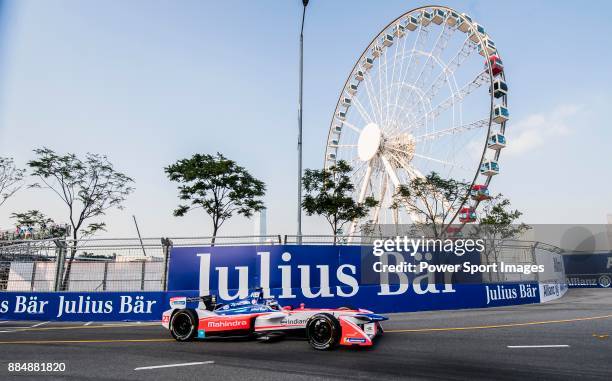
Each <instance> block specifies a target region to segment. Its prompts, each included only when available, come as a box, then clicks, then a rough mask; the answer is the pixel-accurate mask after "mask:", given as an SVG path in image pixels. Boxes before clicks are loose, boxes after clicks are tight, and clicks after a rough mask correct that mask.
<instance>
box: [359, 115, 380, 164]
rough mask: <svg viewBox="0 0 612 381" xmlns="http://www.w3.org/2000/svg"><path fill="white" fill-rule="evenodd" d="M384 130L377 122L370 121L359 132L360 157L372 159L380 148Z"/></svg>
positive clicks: (364, 159) (366, 159)
mask: <svg viewBox="0 0 612 381" xmlns="http://www.w3.org/2000/svg"><path fill="white" fill-rule="evenodd" d="M381 142H382V132H381V131H380V127H378V124H376V123H368V124H367V125H366V126H365V127H364V128H363V130H361V133H360V134H359V141H358V143H357V153H358V155H359V159H360V160H362V161H368V160H370V159H372V158H373V157H374V156H375V155H376V153H377V152H378V150H379V149H380V143H381Z"/></svg>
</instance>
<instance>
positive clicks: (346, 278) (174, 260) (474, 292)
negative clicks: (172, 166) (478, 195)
mask: <svg viewBox="0 0 612 381" xmlns="http://www.w3.org/2000/svg"><path fill="white" fill-rule="evenodd" d="M372 258H373V255H372V250H371V247H359V246H329V245H326V246H323V245H321V246H292V245H272V246H236V247H175V248H173V249H172V252H171V256H170V264H169V276H168V279H169V283H168V290H169V291H174V292H176V291H177V290H198V292H199V293H200V295H207V294H216V295H217V296H218V298H219V299H220V300H222V301H230V300H234V299H237V298H242V297H246V296H247V295H248V290H249V289H252V288H255V287H262V288H263V289H264V293H265V294H266V296H274V297H276V298H278V299H279V302H280V303H281V304H283V305H294V306H297V305H299V304H300V303H304V304H306V306H313V307H323V308H325V307H342V306H347V307H361V308H368V309H372V310H375V311H377V312H403V311H423V310H438V309H460V308H478V307H489V306H502V305H509V304H522V303H538V302H539V301H540V300H539V291H538V285H537V284H536V283H524V284H518V283H512V284H503V285H484V284H482V280H481V278H480V275H479V274H476V275H472V276H469V275H465V274H460V273H455V274H441V273H430V272H427V271H424V272H416V273H377V272H375V271H374V269H373V266H372V261H373V260H372ZM386 260H388V261H389V262H394V263H401V262H406V263H413V264H416V263H418V262H420V261H423V260H427V262H429V263H439V262H446V263H463V262H466V261H469V262H471V263H473V264H479V263H480V254H479V253H477V252H476V253H471V254H465V255H463V256H461V257H457V256H455V255H451V256H446V255H435V254H434V255H433V256H431V255H430V256H428V257H426V258H425V257H423V258H420V256H418V255H417V256H410V255H407V254H403V255H402V254H400V253H393V255H391V256H390V257H389V258H387V259H386Z"/></svg>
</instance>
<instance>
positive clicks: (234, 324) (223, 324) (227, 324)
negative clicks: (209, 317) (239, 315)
mask: <svg viewBox="0 0 612 381" xmlns="http://www.w3.org/2000/svg"><path fill="white" fill-rule="evenodd" d="M248 325H249V323H248V322H247V321H246V320H232V321H209V322H207V323H206V326H207V327H208V328H225V327H242V326H248Z"/></svg>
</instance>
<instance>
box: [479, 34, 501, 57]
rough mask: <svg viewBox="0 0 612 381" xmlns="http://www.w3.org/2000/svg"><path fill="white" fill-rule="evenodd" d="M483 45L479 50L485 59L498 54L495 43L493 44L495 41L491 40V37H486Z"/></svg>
mask: <svg viewBox="0 0 612 381" xmlns="http://www.w3.org/2000/svg"><path fill="white" fill-rule="evenodd" d="M482 45H483V46H481V47H480V48H479V51H478V53H479V54H480V55H481V56H483V57H489V56H491V55H493V54H495V52H497V48H496V47H495V42H493V40H491V39H490V38H489V37H485V39H484V40H483V41H482Z"/></svg>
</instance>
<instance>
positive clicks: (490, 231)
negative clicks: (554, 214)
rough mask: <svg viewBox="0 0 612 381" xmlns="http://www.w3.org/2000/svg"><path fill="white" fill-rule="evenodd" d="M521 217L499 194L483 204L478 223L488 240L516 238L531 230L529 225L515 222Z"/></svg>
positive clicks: (508, 201)
mask: <svg viewBox="0 0 612 381" xmlns="http://www.w3.org/2000/svg"><path fill="white" fill-rule="evenodd" d="M522 215H523V213H522V212H519V211H518V210H516V209H515V210H512V209H511V205H510V200H508V199H507V198H504V196H503V195H502V194H501V193H500V194H498V195H497V196H495V197H494V198H492V199H490V200H488V201H486V202H485V203H484V208H483V209H482V212H481V214H480V217H479V223H480V227H481V228H483V230H484V231H485V232H486V234H487V236H488V237H489V238H492V239H512V238H518V236H520V235H521V234H523V233H524V232H526V231H527V230H529V229H531V227H530V226H529V225H527V224H524V223H518V222H517V221H518V219H519V218H520V217H521V216H522Z"/></svg>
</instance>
